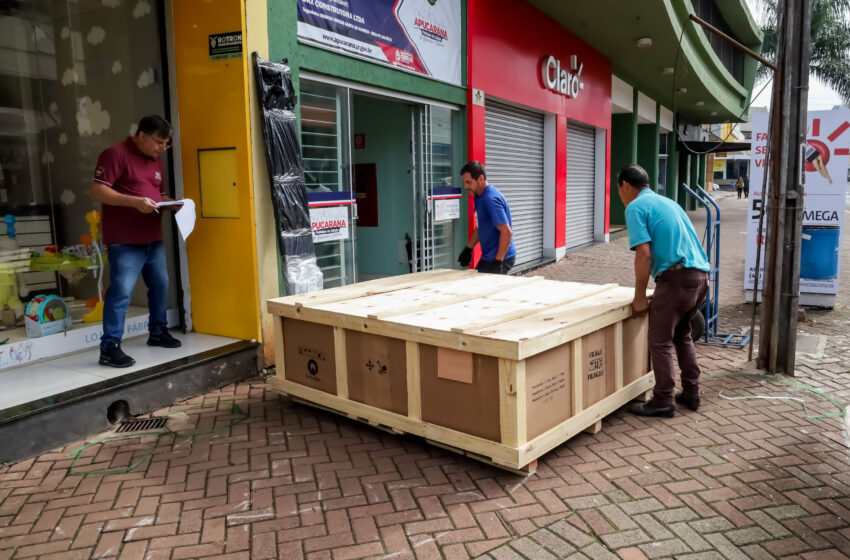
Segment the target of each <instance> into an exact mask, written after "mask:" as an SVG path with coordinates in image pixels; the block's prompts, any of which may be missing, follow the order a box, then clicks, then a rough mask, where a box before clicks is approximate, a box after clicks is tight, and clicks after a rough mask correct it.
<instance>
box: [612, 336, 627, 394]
mask: <svg viewBox="0 0 850 560" xmlns="http://www.w3.org/2000/svg"><path fill="white" fill-rule="evenodd" d="M624 358H625V356H623V321H619V322H617V323H615V324H614V390H615V391H619V390H620V389H622V388H623V359H624Z"/></svg>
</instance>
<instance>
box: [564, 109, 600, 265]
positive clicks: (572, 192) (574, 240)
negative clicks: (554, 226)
mask: <svg viewBox="0 0 850 560" xmlns="http://www.w3.org/2000/svg"><path fill="white" fill-rule="evenodd" d="M595 170H596V130H595V129H594V128H593V127H592V126H586V125H583V124H580V123H577V122H575V121H568V122H567V230H566V231H567V243H566V247H567V249H572V248H573V247H578V246H579V245H584V244H586V243H592V242H593V215H594V207H593V204H594V197H595V194H596V193H595V184H596V171H595Z"/></svg>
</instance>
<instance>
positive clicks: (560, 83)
mask: <svg viewBox="0 0 850 560" xmlns="http://www.w3.org/2000/svg"><path fill="white" fill-rule="evenodd" d="M583 69H584V63H580V62H579V61H578V56H576V55H572V56H571V57H570V65H569V67H567V66H562V65H561V61H560V60H558V59H557V58H555V57H554V56H551V55H550V56H544V57H543V65H542V67H541V72H542V77H543V85H544V86H545V87H546V89H549V90H552V91H554V92H555V93H560V94H561V95H566V96H567V97H572V98H573V99H575V98H576V97H578V92H579V91H581V90H583V89H584V82H582V81H581V71H582V70H583Z"/></svg>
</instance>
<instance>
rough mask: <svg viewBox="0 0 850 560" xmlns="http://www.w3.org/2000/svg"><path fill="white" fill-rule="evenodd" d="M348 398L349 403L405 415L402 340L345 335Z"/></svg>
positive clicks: (404, 353) (405, 372) (403, 347)
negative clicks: (355, 402)
mask: <svg viewBox="0 0 850 560" xmlns="http://www.w3.org/2000/svg"><path fill="white" fill-rule="evenodd" d="M345 349H346V365H347V370H348V396H349V398H350V399H351V400H354V401H357V402H361V403H363V404H368V405H370V406H375V407H377V408H382V409H384V410H390V411H392V412H397V413H399V414H405V415H406V414H407V357H406V351H407V350H406V344H405V342H404V341H403V340H399V339H397V338H390V337H387V336H378V335H374V334H365V333H359V332H356V331H346V333H345Z"/></svg>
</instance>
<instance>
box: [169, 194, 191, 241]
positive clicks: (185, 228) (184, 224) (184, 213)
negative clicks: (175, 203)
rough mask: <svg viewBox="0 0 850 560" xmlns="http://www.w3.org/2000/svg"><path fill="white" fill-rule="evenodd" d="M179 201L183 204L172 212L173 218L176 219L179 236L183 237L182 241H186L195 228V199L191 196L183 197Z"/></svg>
mask: <svg viewBox="0 0 850 560" xmlns="http://www.w3.org/2000/svg"><path fill="white" fill-rule="evenodd" d="M180 202H182V203H183V206H182V208H180V210H178V211H177V213H175V214H174V219H175V220H177V229H178V230H180V237H182V238H183V241H186V239H187V238H188V237H189V234H190V233H192V230H193V229H195V201H193V200H192V199H191V198H184V199H183V200H181V201H180Z"/></svg>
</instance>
